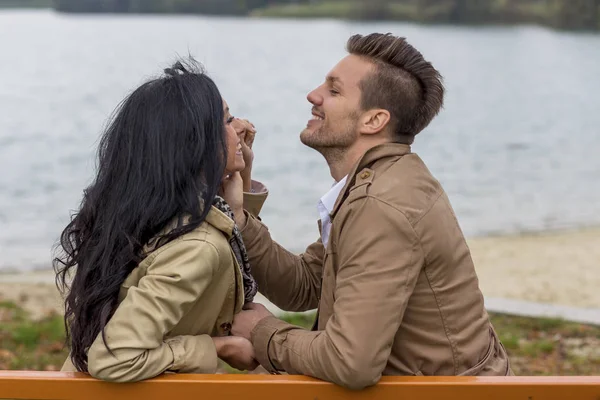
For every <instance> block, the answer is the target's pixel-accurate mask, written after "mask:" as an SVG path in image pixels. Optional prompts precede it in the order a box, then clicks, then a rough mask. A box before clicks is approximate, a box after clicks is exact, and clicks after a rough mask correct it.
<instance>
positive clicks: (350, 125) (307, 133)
mask: <svg viewBox="0 0 600 400" xmlns="http://www.w3.org/2000/svg"><path fill="white" fill-rule="evenodd" d="M357 120H358V117H357V116H356V115H354V114H350V115H349V116H348V117H347V118H346V119H345V121H346V124H344V125H345V126H338V127H337V130H334V129H332V127H331V126H330V125H329V121H327V119H325V120H324V122H323V123H322V124H321V126H320V127H319V128H317V129H316V130H314V131H311V130H310V129H309V128H306V129H304V130H303V131H302V133H300V141H301V142H302V143H303V144H304V145H306V146H308V147H310V148H312V149H315V150H317V151H318V152H320V153H321V154H323V155H324V156H325V158H327V156H326V153H331V152H335V153H339V152H340V151H342V152H345V150H346V149H347V148H349V147H350V146H352V145H353V144H354V142H356V137H357V133H356V122H357Z"/></svg>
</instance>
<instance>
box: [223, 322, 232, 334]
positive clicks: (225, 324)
mask: <svg viewBox="0 0 600 400" xmlns="http://www.w3.org/2000/svg"><path fill="white" fill-rule="evenodd" d="M221 329H223V330H224V331H225V332H229V331H230V330H231V324H230V323H229V322H225V323H222V324H221Z"/></svg>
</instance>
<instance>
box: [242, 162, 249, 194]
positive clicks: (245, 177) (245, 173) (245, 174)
mask: <svg viewBox="0 0 600 400" xmlns="http://www.w3.org/2000/svg"><path fill="white" fill-rule="evenodd" d="M240 175H241V176H242V182H243V188H244V192H246V193H249V192H250V191H251V190H252V168H251V167H250V168H246V169H244V170H243V171H242V172H241V173H240Z"/></svg>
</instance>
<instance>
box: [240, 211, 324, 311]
mask: <svg viewBox="0 0 600 400" xmlns="http://www.w3.org/2000/svg"><path fill="white" fill-rule="evenodd" d="M245 216H246V221H243V222H242V223H241V224H240V225H241V226H243V228H242V230H241V231H242V237H243V239H244V244H245V245H246V250H247V252H248V257H249V259H250V265H251V266H252V275H253V276H254V278H255V279H256V282H257V283H258V290H259V291H260V292H261V293H262V294H264V295H265V296H266V297H267V298H268V299H269V300H270V301H271V302H272V303H273V304H275V305H276V306H277V307H279V308H281V309H283V310H286V311H307V310H312V309H315V308H317V306H318V304H319V296H320V292H321V271H322V267H323V254H324V252H325V249H324V247H323V244H322V243H321V240H320V239H319V240H318V241H317V242H315V243H313V244H311V245H310V246H309V247H308V248H307V249H306V251H305V252H304V253H303V254H301V255H296V254H293V253H291V252H289V251H287V250H286V249H284V248H283V247H281V246H280V245H279V244H277V243H276V242H275V241H274V240H273V239H272V238H271V234H270V233H269V230H268V229H267V227H266V226H265V225H264V224H262V223H261V222H260V221H259V220H258V219H256V218H254V217H253V216H251V215H249V214H248V213H246V214H245Z"/></svg>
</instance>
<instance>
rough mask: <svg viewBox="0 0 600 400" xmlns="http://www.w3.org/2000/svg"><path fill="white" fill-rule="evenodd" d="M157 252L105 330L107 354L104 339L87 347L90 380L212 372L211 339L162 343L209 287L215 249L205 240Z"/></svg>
mask: <svg viewBox="0 0 600 400" xmlns="http://www.w3.org/2000/svg"><path fill="white" fill-rule="evenodd" d="M158 252H159V254H157V255H156V256H155V259H154V260H153V261H152V262H151V263H150V265H149V267H148V270H147V273H146V275H145V276H144V277H143V278H141V279H140V281H139V284H138V286H136V287H131V288H129V291H128V292H127V296H126V297H125V298H124V299H123V301H122V302H121V303H120V304H119V306H118V308H117V310H116V311H115V313H114V315H113V316H112V318H111V319H110V321H109V322H108V324H107V325H106V329H105V333H106V345H108V347H109V348H110V350H108V349H107V347H106V345H105V343H104V341H103V339H102V334H99V335H98V337H97V338H96V340H95V341H94V343H93V344H92V346H91V347H90V349H89V352H88V370H89V372H90V374H91V375H92V376H93V377H95V378H98V379H102V380H106V381H115V382H134V381H140V380H143V379H148V378H152V377H155V376H157V375H159V374H161V373H163V372H165V371H167V370H169V371H177V372H186V373H214V372H216V370H217V353H216V349H215V346H214V343H213V341H212V338H211V337H210V336H209V335H197V336H192V335H190V336H175V337H172V338H169V339H166V340H165V339H164V338H165V336H167V335H168V333H169V332H170V331H171V330H172V329H173V328H174V327H175V326H176V325H177V323H178V322H179V321H180V320H181V318H182V317H183V316H184V315H185V314H186V313H187V312H188V311H189V310H190V308H191V307H192V305H193V303H194V302H195V301H197V299H198V298H199V297H200V296H201V295H202V293H203V292H204V291H205V290H206V288H207V287H208V285H210V283H211V280H212V277H213V274H214V273H215V271H216V270H217V269H218V267H219V254H218V252H217V249H216V248H215V247H214V246H213V245H212V244H211V243H209V242H206V241H202V240H195V239H186V240H178V241H176V242H173V243H171V244H167V245H165V248H164V250H159V251H158ZM208 306H210V305H208ZM111 351H112V354H111Z"/></svg>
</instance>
